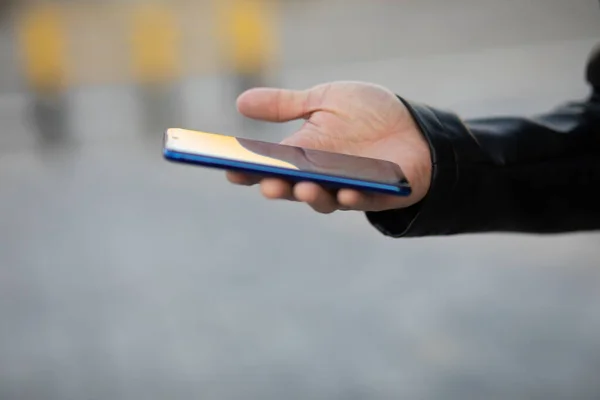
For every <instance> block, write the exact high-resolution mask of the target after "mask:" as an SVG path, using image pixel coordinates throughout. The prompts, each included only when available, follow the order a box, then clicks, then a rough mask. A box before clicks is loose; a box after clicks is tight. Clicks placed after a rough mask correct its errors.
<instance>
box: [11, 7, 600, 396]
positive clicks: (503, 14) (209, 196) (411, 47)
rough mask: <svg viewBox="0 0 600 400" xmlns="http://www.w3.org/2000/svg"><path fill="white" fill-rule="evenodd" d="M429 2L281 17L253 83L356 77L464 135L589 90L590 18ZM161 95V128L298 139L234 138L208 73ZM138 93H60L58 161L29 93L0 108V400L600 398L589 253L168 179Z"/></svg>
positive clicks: (225, 100) (271, 130)
mask: <svg viewBox="0 0 600 400" xmlns="http://www.w3.org/2000/svg"><path fill="white" fill-rule="evenodd" d="M449 3H450V2H443V1H442V0H422V1H414V0H404V1H402V2H400V1H369V2H368V5H367V2H359V1H346V0H344V1H341V0H338V1H334V0H330V1H327V2H325V1H322V2H319V1H316V0H315V1H307V2H305V3H303V5H298V4H295V3H291V4H289V5H287V6H286V7H287V8H286V10H285V14H284V18H283V21H282V27H283V29H284V30H283V43H284V44H285V45H284V49H285V52H284V59H283V68H282V70H281V72H280V73H279V74H277V75H275V76H273V80H272V83H273V84H281V85H284V86H288V87H306V86H309V85H313V84H316V83H319V82H323V81H327V80H332V79H356V80H368V81H374V82H377V83H381V84H384V85H387V86H388V87H390V88H392V89H393V90H394V91H396V92H398V93H401V94H403V95H405V96H407V97H410V98H414V99H417V100H420V101H425V102H428V103H430V104H432V105H436V106H440V107H447V108H451V109H454V110H456V111H458V112H460V113H461V114H462V115H464V116H465V117H472V116H480V115H491V114H501V113H513V114H529V113H536V112H542V111H545V110H548V109H550V108H551V107H553V106H555V105H557V104H559V103H560V102H563V101H567V100H572V99H577V98H580V97H582V96H584V95H585V94H586V90H587V88H586V86H585V84H584V82H583V80H582V76H583V68H584V66H585V61H586V57H587V54H588V53H589V51H590V49H591V48H592V47H593V45H594V44H595V43H596V40H597V38H598V37H599V36H598V35H599V34H600V7H598V4H597V2H595V1H593V0H570V1H568V2H567V1H564V0H528V1H524V0H518V1H517V0H511V1H508V0H507V1H503V2H497V1H487V0H486V1H483V0H479V1H475V0H460V1H453V2H452V6H450V5H449ZM567 5H568V6H567ZM442 40H446V43H442ZM3 71H4V70H3ZM170 90H171V91H172V92H171V93H170V94H169V96H172V97H171V99H173V102H172V104H177V105H179V107H178V108H179V111H180V114H181V118H180V121H181V123H180V124H179V125H180V126H184V127H190V128H198V129H205V130H215V131H220V132H224V133H231V134H242V135H245V136H249V137H260V138H267V139H269V140H276V139H278V138H280V137H282V136H283V135H284V134H285V133H286V132H290V131H291V130H292V129H294V127H295V126H296V124H286V125H284V126H281V127H278V126H273V125H261V124H254V125H247V124H241V122H240V120H239V119H238V118H236V116H235V110H234V106H233V102H232V98H233V96H234V95H235V88H234V87H232V86H231V84H230V80H229V79H228V78H227V77H225V76H212V77H203V78H198V79H189V80H186V81H185V82H181V84H180V85H178V86H176V87H173V88H171V89H170ZM136 93H138V92H136V91H135V90H133V89H132V88H130V87H127V86H119V87H96V88H91V87H88V88H80V89H77V90H73V91H71V92H70V93H68V96H67V97H66V99H65V102H66V104H67V106H66V107H67V109H68V110H69V113H68V115H67V117H66V120H65V121H63V122H64V124H65V126H67V127H68V129H65V131H66V132H68V133H69V137H67V138H66V139H65V140H66V141H65V142H64V143H62V144H59V145H58V146H48V145H45V146H42V143H41V142H39V141H38V140H37V139H36V130H35V123H34V122H35V121H34V120H33V119H32V115H33V114H32V109H31V98H30V96H29V95H28V94H26V93H22V92H20V91H7V92H5V94H4V95H3V96H0V399H3V400H4V399H7V400H13V399H27V400H29V399H45V400H53V399H61V400H67V399H98V400H100V399H101V400H104V399H111V400H112V399H165V398H169V399H189V398H201V399H237V398H244V399H262V400H270V399H280V398H285V399H290V400H292V399H311V400H312V399H315V400H318V399H345V400H346V399H433V400H435V399H440V400H441V399H444V400H453V399H460V400H462V399H470V398H481V399H490V400H491V399H597V398H599V397H600V384H599V383H598V374H599V373H600V340H599V339H598V338H599V337H600V307H599V304H600V248H599V246H598V243H600V241H599V240H600V236H598V235H596V234H577V235H563V236H555V237H531V236H526V235H480V236H460V237H453V238H435V239H433V238H431V239H419V240H391V239H387V238H384V237H383V236H381V235H380V234H378V233H377V232H376V231H375V230H373V229H372V228H371V227H369V226H368V224H367V223H366V221H365V218H364V216H363V215H361V214H358V213H357V214H350V213H341V214H336V215H333V216H321V215H316V214H314V213H312V212H311V211H310V210H308V209H307V208H306V207H303V206H302V205H298V204H288V203H268V202H266V201H263V200H262V199H261V198H260V197H259V195H258V193H257V191H256V190H255V189H240V188H236V187H231V186H229V185H228V184H226V183H225V181H224V179H223V176H222V173H220V172H215V171H208V170H202V169H198V168H184V167H181V166H174V165H170V164H167V163H165V162H164V161H163V160H162V159H161V156H160V143H159V140H160V135H161V130H162V128H160V129H159V127H156V129H152V127H151V126H148V124H147V121H146V118H145V117H144V115H147V114H144V109H143V106H144V103H143V102H140V101H139V99H138V98H137V97H136ZM155 107H158V106H155ZM151 111H152V109H151V110H150V112H151ZM146 112H147V110H146ZM164 118H167V117H164Z"/></svg>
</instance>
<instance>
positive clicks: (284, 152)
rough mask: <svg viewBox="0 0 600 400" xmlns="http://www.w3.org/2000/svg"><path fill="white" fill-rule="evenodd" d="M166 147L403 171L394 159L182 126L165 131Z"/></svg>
mask: <svg viewBox="0 0 600 400" xmlns="http://www.w3.org/2000/svg"><path fill="white" fill-rule="evenodd" d="M165 145H166V147H167V148H168V149H169V150H173V151H178V152H182V153H188V154H197V155H202V156H208V157H215V158H224V159H228V160H233V161H239V162H246V163H253V164H262V165H269V166H272V167H279V168H286V169H293V170H302V171H307V172H314V173H321V174H326V175H334V176H339V177H346V178H354V179H360V180H365V181H371V182H380V183H387V184H398V183H400V182H403V181H404V179H405V178H404V174H403V173H402V170H401V169H400V167H399V166H398V165H396V164H394V163H391V162H388V161H382V160H375V159H371V158H363V157H354V156H347V155H344V154H338V153H329V152H324V151H318V150H308V149H303V148H300V147H293V146H285V145H280V144H275V143H267V142H261V141H256V140H249V139H242V138H235V137H231V136H223V135H217V134H213V133H205V132H196V131H189V130H184V129H170V130H169V131H168V132H167V137H166V144H165Z"/></svg>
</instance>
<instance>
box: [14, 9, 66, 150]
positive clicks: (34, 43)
mask: <svg viewBox="0 0 600 400" xmlns="http://www.w3.org/2000/svg"><path fill="white" fill-rule="evenodd" d="M64 17H65V15H64V12H63V9H62V8H61V7H60V6H58V5H56V4H53V3H46V2H39V3H37V2H36V3H32V4H31V5H26V6H24V7H22V8H21V9H20V10H19V11H18V16H17V21H16V24H15V27H16V34H17V35H16V36H17V41H18V48H19V50H20V56H21V57H20V59H21V64H22V71H23V78H24V80H25V83H26V86H27V88H28V90H29V92H30V93H31V94H32V104H31V110H32V111H33V115H32V117H33V118H32V119H33V121H34V122H35V124H36V127H37V130H38V132H39V133H40V135H41V138H42V139H43V142H44V143H46V144H50V143H57V142H61V141H62V139H64V138H65V137H66V135H67V133H68V132H67V111H68V110H67V102H66V96H65V89H66V86H67V84H68V82H67V35H66V26H65V18H64Z"/></svg>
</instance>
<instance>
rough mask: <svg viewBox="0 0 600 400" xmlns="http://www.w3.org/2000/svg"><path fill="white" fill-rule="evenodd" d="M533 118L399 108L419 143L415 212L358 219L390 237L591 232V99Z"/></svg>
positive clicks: (596, 115)
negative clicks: (427, 172)
mask: <svg viewBox="0 0 600 400" xmlns="http://www.w3.org/2000/svg"><path fill="white" fill-rule="evenodd" d="M588 81H590V83H591V85H592V87H593V93H592V95H591V96H590V98H589V99H587V100H585V101H581V102H572V103H568V104H565V105H563V106H562V107H559V108H557V109H556V110H553V111H552V112H549V113H547V114H544V115H540V116H536V117H532V118H516V117H512V118H510V117H506V118H485V119H476V120H469V121H462V120H461V119H460V118H459V117H458V116H456V115H454V114H452V113H449V112H445V111H441V110H437V109H434V108H431V107H427V106H424V105H420V104H416V103H412V102H409V101H406V100H404V99H401V100H402V101H404V103H405V104H406V105H407V107H408V108H409V110H410V112H411V113H412V115H413V117H414V118H415V120H416V121H417V123H418V125H419V126H420V128H421V130H422V132H423V134H424V135H425V137H426V138H427V140H428V142H429V145H430V148H431V153H432V162H433V175H432V182H431V188H430V191H429V193H428V194H427V196H426V198H425V199H424V200H423V201H421V202H420V203H419V204H416V205H414V206H412V207H409V208H407V209H402V210H391V211H384V212H376V213H367V218H368V219H369V221H370V222H371V223H372V224H373V225H374V226H375V227H376V228H377V229H379V230H380V231H381V232H382V233H384V234H385V235H388V236H391V237H421V236H434V235H453V234H466V233H486V232H514V233H536V234H545V233H566V232H573V231H589V230H596V229H600V91H599V90H598V86H600V85H597V84H596V82H594V81H593V79H591V78H590V72H589V71H588Z"/></svg>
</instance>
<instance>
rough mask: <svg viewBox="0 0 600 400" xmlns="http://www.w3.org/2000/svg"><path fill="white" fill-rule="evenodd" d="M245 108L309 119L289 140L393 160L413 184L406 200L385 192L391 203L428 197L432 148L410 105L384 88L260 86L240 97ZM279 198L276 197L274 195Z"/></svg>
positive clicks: (252, 113)
mask: <svg viewBox="0 0 600 400" xmlns="http://www.w3.org/2000/svg"><path fill="white" fill-rule="evenodd" d="M239 108H240V111H241V112H242V113H243V114H245V115H247V116H249V117H252V118H257V119H264V120H270V121H279V122H283V121H288V120H293V119H298V118H304V119H305V120H306V122H305V123H304V124H303V126H302V127H301V128H300V129H299V130H298V131H297V132H296V133H294V134H293V135H291V136H290V137H288V138H287V139H285V140H284V141H283V143H285V144H290V145H295V146H300V147H305V148H311V149H318V150H325V151H331V152H337V153H345V154H350V155H357V156H363V157H371V158H378V159H383V160H388V161H392V162H394V163H396V164H398V165H400V167H401V168H402V170H403V171H404V173H405V174H406V176H407V178H408V179H409V181H410V182H411V183H412V185H413V189H414V194H413V196H411V198H410V200H409V202H408V203H407V202H406V199H403V200H400V199H397V198H396V199H392V198H390V197H385V196H381V199H378V201H379V203H381V204H383V206H381V204H380V207H375V208H387V207H388V204H389V205H390V206H391V205H402V206H406V205H409V204H412V203H415V202H417V201H419V200H421V199H422V198H423V196H424V195H425V193H426V192H427V190H428V188H429V176H430V168H431V166H430V156H429V148H428V145H427V143H426V142H425V140H424V138H423V137H422V135H421V133H420V131H419V129H418V127H417V125H416V123H415V122H414V120H413V118H412V117H411V115H410V113H409V112H408V110H407V109H406V107H405V106H404V105H403V104H402V102H400V101H399V100H398V98H397V97H396V96H395V95H394V94H393V93H392V92H390V91H388V90H387V89H385V88H382V87H379V86H376V85H370V84H363V83H354V82H336V83H329V84H325V85H320V86H317V87H314V88H312V89H310V90H308V91H304V92H292V91H273V90H268V89H267V90H265V89H258V90H257V91H250V92H248V93H246V94H244V95H242V97H241V98H240V101H239ZM275 197H277V196H275Z"/></svg>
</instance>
